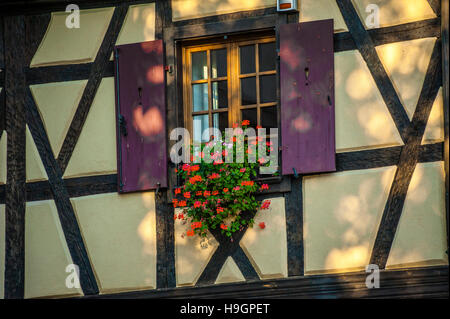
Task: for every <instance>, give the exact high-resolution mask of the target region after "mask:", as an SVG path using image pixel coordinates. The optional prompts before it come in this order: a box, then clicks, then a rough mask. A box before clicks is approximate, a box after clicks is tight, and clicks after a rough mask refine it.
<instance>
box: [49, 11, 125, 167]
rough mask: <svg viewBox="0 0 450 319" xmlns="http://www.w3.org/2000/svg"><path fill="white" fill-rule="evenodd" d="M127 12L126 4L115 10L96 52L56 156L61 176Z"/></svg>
mask: <svg viewBox="0 0 450 319" xmlns="http://www.w3.org/2000/svg"><path fill="white" fill-rule="evenodd" d="M127 10H128V5H127V4H121V5H119V6H117V7H116V8H115V10H114V14H113V16H112V18H111V21H110V23H109V26H108V30H107V31H106V34H105V37H104V38H103V41H102V44H101V46H100V48H99V50H98V52H97V56H96V57H95V60H94V62H93V64H92V66H91V69H90V73H89V80H88V82H87V84H86V87H85V88H84V91H83V95H82V97H81V99H80V102H79V104H78V107H77V110H76V112H75V115H74V117H73V119H72V122H71V124H70V127H69V129H68V131H67V135H66V137H65V139H64V142H63V145H62V146H61V150H60V152H59V154H58V158H57V162H58V165H59V167H60V168H61V172H62V173H63V174H64V171H65V170H66V167H67V164H68V163H69V160H70V157H71V156H72V153H73V150H74V148H75V145H76V144H77V141H78V138H79V137H80V134H81V130H82V129H83V125H84V122H85V121H86V118H87V115H88V113H89V110H90V108H91V105H92V101H93V100H94V97H95V94H96V93H97V89H98V87H99V85H100V82H101V80H102V78H103V75H104V71H105V70H106V69H107V66H108V64H109V63H110V61H109V58H110V57H111V53H112V52H113V47H114V44H115V43H116V40H117V37H118V35H119V31H120V29H121V27H122V24H123V21H124V19H125V16H126V14H127Z"/></svg>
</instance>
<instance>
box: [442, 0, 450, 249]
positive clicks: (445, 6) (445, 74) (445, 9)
mask: <svg viewBox="0 0 450 319" xmlns="http://www.w3.org/2000/svg"><path fill="white" fill-rule="evenodd" d="M441 10H442V14H441V41H442V95H443V99H444V161H445V165H444V166H445V204H446V205H445V207H446V210H447V253H448V248H449V247H450V244H449V234H448V232H449V227H448V225H449V222H450V219H449V218H450V216H449V204H450V203H449V174H450V173H449V128H448V126H449V103H448V100H449V89H448V87H449V72H450V71H449V61H448V59H449V49H448V29H449V22H448V20H449V18H448V17H449V1H448V0H441Z"/></svg>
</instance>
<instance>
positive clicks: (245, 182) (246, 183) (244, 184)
mask: <svg viewBox="0 0 450 319" xmlns="http://www.w3.org/2000/svg"><path fill="white" fill-rule="evenodd" d="M253 184H255V182H254V181H242V182H241V186H253Z"/></svg>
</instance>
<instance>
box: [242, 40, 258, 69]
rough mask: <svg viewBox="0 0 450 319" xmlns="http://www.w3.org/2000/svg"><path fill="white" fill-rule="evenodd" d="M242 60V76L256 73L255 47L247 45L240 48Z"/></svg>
mask: <svg viewBox="0 0 450 319" xmlns="http://www.w3.org/2000/svg"><path fill="white" fill-rule="evenodd" d="M239 49H240V59H241V74H247V73H254V72H256V71H255V46H254V45H246V46H242V47H240V48H239Z"/></svg>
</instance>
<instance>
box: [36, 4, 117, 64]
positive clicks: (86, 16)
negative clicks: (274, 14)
mask: <svg viewBox="0 0 450 319" xmlns="http://www.w3.org/2000/svg"><path fill="white" fill-rule="evenodd" d="M113 12H114V8H102V9H89V10H80V28H72V29H69V28H67V27H66V18H67V16H68V15H69V13H66V12H53V13H52V17H51V21H50V24H49V27H48V28H47V32H46V33H45V36H44V39H43V40H42V42H41V44H40V45H39V48H38V50H37V52H36V54H35V55H34V57H33V59H32V60H31V66H32V67H37V66H44V65H57V64H76V63H87V62H92V61H94V59H95V56H96V55H97V51H98V49H99V48H100V45H101V43H102V41H103V37H104V36H105V33H106V30H107V29H108V26H109V21H110V20H111V17H112V15H113Z"/></svg>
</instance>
